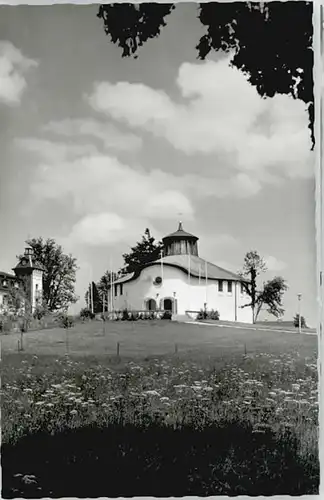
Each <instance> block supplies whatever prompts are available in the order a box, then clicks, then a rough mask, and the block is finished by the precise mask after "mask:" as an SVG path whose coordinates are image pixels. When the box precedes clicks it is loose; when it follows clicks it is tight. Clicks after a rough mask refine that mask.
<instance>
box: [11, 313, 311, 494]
mask: <svg viewBox="0 0 324 500" xmlns="http://www.w3.org/2000/svg"><path fill="white" fill-rule="evenodd" d="M46 334H49V336H48V337H47V338H46V336H45V335H44V334H43V333H41V335H40V339H37V336H36V335H35V334H34V333H33V332H32V333H31V334H27V335H26V339H25V340H26V349H27V350H26V351H25V352H23V353H19V354H18V353H16V352H14V346H15V342H14V340H13V339H9V336H8V337H3V338H4V339H5V340H6V342H7V343H6V346H5V347H4V346H3V359H2V392H3V396H2V421H3V423H2V441H3V445H2V471H3V483H2V487H3V491H2V497H4V498H13V497H17V496H24V497H29V498H39V497H43V496H56V497H60V496H65V497H66V496H81V497H82V496H83V497H84V496H88V497H91V496H92V497H93V496H108V497H111V496H143V495H150V496H170V495H171V496H177V495H179V496H181V495H199V496H205V495H217V494H218V495H236V494H245V495H273V494H288V495H289V494H290V495H301V494H316V493H318V481H319V463H318V445H317V443H318V401H317V399H318V395H317V364H316V362H317V344H316V342H317V339H316V337H312V336H300V335H297V334H279V333H272V332H262V333H261V332H256V331H251V330H250V331H245V330H234V329H233V330H231V329H229V328H226V329H221V328H212V327H199V326H195V325H184V324H175V323H169V322H167V323H163V322H159V323H156V324H153V323H151V322H149V324H147V323H146V322H145V323H144V322H143V323H136V324H134V325H132V324H129V323H122V324H119V323H111V324H109V325H106V332H105V334H104V332H103V330H102V326H101V325H100V324H99V323H96V322H93V323H91V324H87V325H82V327H80V328H79V327H76V329H75V330H73V331H71V332H70V345H69V347H70V351H69V355H63V354H64V346H63V349H62V344H60V343H59V342H58V340H61V339H63V340H64V332H63V331H62V330H53V331H49V330H48V331H47V332H46ZM264 334H265V335H264ZM28 335H29V336H28ZM56 335H57V336H56ZM117 339H118V340H117ZM9 340H11V342H12V347H11V345H10V341H9ZM116 341H118V342H120V343H121V347H122V348H121V357H120V359H117V357H116V354H115V352H114V351H115V345H116ZM175 343H178V344H179V349H178V353H176V354H175V353H174V344H175ZM244 344H245V345H246V348H244ZM87 350H88V352H87ZM36 352H37V354H34V353H36ZM85 352H87V354H85ZM99 353H100V354H99ZM61 354H62V355H61ZM35 450H37V452H35ZM89 475H90V477H91V481H90V480H89ZM171 479H172V481H171ZM171 485H172V486H171Z"/></svg>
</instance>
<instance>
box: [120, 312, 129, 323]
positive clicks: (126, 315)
mask: <svg viewBox="0 0 324 500" xmlns="http://www.w3.org/2000/svg"><path fill="white" fill-rule="evenodd" d="M128 319H129V312H128V310H127V309H123V311H122V317H121V320H122V321H128Z"/></svg>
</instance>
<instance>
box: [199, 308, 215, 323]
mask: <svg viewBox="0 0 324 500" xmlns="http://www.w3.org/2000/svg"><path fill="white" fill-rule="evenodd" d="M202 319H212V320H214V321H218V320H219V312H218V311H214V309H212V310H211V311H205V310H203V309H200V311H199V313H198V314H197V317H196V320H198V321H199V320H202Z"/></svg>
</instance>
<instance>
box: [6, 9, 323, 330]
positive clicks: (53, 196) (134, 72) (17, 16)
mask: <svg viewBox="0 0 324 500" xmlns="http://www.w3.org/2000/svg"><path fill="white" fill-rule="evenodd" d="M96 13H97V6H96V5H87V6H76V5H54V6H15V7H9V6H0V34H1V40H0V151H1V164H0V230H1V243H2V244H1V253H0V269H1V270H2V271H6V272H10V270H11V268H12V267H13V266H14V265H15V263H16V255H17V254H19V253H21V252H22V250H23V248H24V246H25V240H26V239H27V238H28V237H38V236H42V237H43V238H48V237H51V238H55V240H56V241H57V242H58V243H59V244H61V245H62V246H63V249H64V251H65V252H66V253H72V254H73V255H74V256H75V257H76V258H77V260H78V265H79V270H78V273H77V283H76V292H77V294H78V295H79V296H80V298H81V300H80V301H79V302H78V303H77V304H76V306H75V310H78V309H80V307H81V306H82V305H83V301H84V293H85V290H86V287H87V284H88V282H89V281H90V280H91V279H93V280H94V281H97V280H99V278H100V276H102V275H103V274H104V272H105V271H106V270H107V269H109V268H111V267H113V268H114V269H118V268H119V267H120V266H121V265H122V263H123V260H122V254H123V253H124V252H127V251H129V249H130V247H131V246H133V245H134V244H135V243H136V242H137V241H138V240H139V239H140V238H141V236H142V234H143V233H144V230H145V228H146V227H148V228H150V230H151V233H152V235H153V236H154V237H156V238H157V239H160V238H161V237H163V236H164V235H166V234H168V233H170V232H173V231H174V230H176V229H177V226H178V221H179V220H182V222H183V226H184V229H185V230H187V231H188V232H190V233H193V234H195V235H197V236H198V237H199V255H200V256H201V257H203V258H205V259H207V260H209V261H211V262H213V263H215V264H218V265H220V266H222V267H225V268H227V269H229V270H232V271H238V270H239V269H241V267H242V264H243V259H244V255H245V254H246V252H248V251H250V250H257V251H258V252H259V254H260V255H261V256H263V257H264V259H265V261H266V263H267V268H268V270H267V272H266V273H265V275H264V277H263V279H264V280H267V279H271V278H272V277H274V276H277V275H281V276H283V277H284V278H285V279H286V280H287V283H288V286H289V289H288V291H287V292H286V294H285V298H284V308H285V311H286V312H285V317H284V319H287V320H291V319H292V317H293V316H294V315H295V313H296V312H297V294H298V293H301V294H302V314H303V315H304V316H305V318H306V321H307V323H308V324H309V325H310V326H316V322H317V313H316V309H317V303H316V255H315V179H314V162H315V158H314V154H313V153H312V152H311V151H310V147H311V142H310V136H309V130H308V128H307V124H308V115H307V110H306V107H305V104H304V103H303V102H301V101H300V100H298V99H293V98H291V97H288V96H284V95H275V96H274V97H273V98H266V99H261V97H260V96H259V95H258V93H257V91H256V89H255V88H254V87H253V86H252V85H250V84H249V83H248V81H247V79H246V77H245V75H244V74H243V73H242V72H240V71H238V70H237V69H235V68H232V67H231V66H230V64H229V62H230V55H226V54H223V53H215V52H214V53H213V54H212V55H211V56H210V57H208V58H207V59H206V61H199V60H197V51H196V49H195V46H196V45H197V42H198V41H199V38H200V37H201V36H202V35H203V34H204V33H205V32H204V28H203V26H201V24H200V22H199V20H198V19H197V17H196V16H197V10H196V5H195V4H181V5H178V6H177V8H176V10H175V11H174V12H173V13H172V15H171V16H170V17H169V20H168V24H167V26H166V27H165V28H164V29H163V30H162V33H161V35H160V37H159V38H158V39H154V40H149V41H148V42H147V43H146V44H145V45H144V46H143V47H142V48H141V49H140V51H139V54H138V56H139V57H138V58H137V59H132V58H122V57H121V49H120V48H119V47H118V46H115V45H113V44H112V43H111V42H110V40H109V37H107V36H106V35H105V33H104V31H103V27H102V22H101V20H99V19H98V18H97V17H96Z"/></svg>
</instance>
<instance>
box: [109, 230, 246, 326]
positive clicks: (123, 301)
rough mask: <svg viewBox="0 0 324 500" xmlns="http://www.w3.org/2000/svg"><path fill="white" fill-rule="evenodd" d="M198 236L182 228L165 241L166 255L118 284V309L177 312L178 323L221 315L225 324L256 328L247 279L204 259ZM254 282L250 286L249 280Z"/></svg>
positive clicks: (115, 302) (115, 300) (115, 304)
mask: <svg viewBox="0 0 324 500" xmlns="http://www.w3.org/2000/svg"><path fill="white" fill-rule="evenodd" d="M198 239H199V238H198V237H197V236H194V235H192V234H190V233H187V232H186V231H184V230H183V228H182V223H181V222H180V223H179V228H178V230H177V231H176V232H174V233H172V234H169V235H168V236H165V237H164V238H163V239H162V241H163V248H164V249H163V255H162V257H161V258H160V259H158V260H155V261H153V262H150V263H148V264H146V265H144V266H142V268H141V269H139V270H138V271H136V272H133V273H131V274H127V275H125V276H123V277H121V278H119V279H118V280H117V281H115V282H114V288H113V294H112V295H113V298H112V299H111V300H112V301H113V304H110V306H111V305H112V308H113V309H114V310H115V311H116V310H122V309H128V310H133V311H140V310H141V311H142V310H147V311H156V310H169V311H172V314H173V318H174V319H176V318H180V317H181V316H182V317H184V316H192V315H194V314H195V313H197V312H199V311H200V310H202V309H203V310H204V309H205V310H207V311H211V310H214V311H215V310H217V311H218V312H219V315H220V320H224V321H237V322H243V323H252V322H253V321H252V309H251V307H249V306H247V307H242V306H245V305H246V304H248V303H249V302H250V300H249V299H250V298H249V296H248V295H247V293H246V291H245V289H244V286H243V284H242V282H241V281H242V280H241V277H240V276H239V275H238V274H235V273H233V272H231V271H227V270H226V269H223V268H221V267H219V266H217V265H215V264H212V263H211V262H207V261H206V260H204V259H202V258H201V257H199V255H198ZM246 283H248V281H246Z"/></svg>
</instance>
